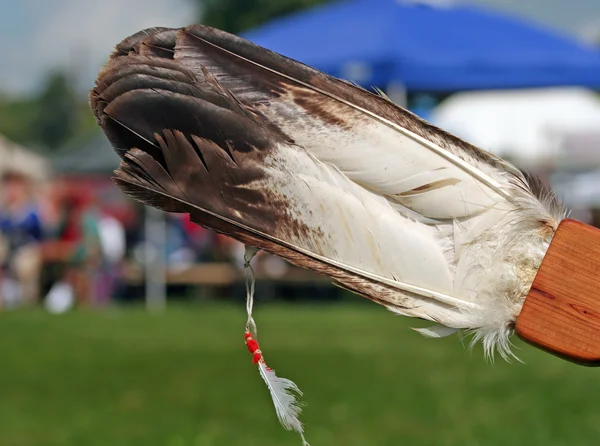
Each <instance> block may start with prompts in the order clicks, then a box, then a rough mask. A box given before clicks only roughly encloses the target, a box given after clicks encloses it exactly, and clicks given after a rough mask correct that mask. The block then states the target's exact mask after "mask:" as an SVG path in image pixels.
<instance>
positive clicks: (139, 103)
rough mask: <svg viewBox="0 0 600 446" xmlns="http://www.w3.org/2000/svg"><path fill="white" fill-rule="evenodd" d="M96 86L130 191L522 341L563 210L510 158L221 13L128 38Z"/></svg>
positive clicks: (391, 298)
mask: <svg viewBox="0 0 600 446" xmlns="http://www.w3.org/2000/svg"><path fill="white" fill-rule="evenodd" d="M90 98H91V107H92V109H93V111H94V114H95V116H96V119H97V121H98V123H99V124H100V126H101V127H102V128H103V130H104V132H105V133H106V135H107V136H108V138H109V140H110V141H111V143H112V145H113V146H114V147H115V149H116V150H117V152H118V153H119V154H120V156H121V157H122V163H121V166H120V168H119V169H118V171H117V172H116V182H117V184H118V185H119V187H120V188H121V189H122V190H123V191H124V192H125V193H127V194H129V195H131V196H133V197H134V198H136V199H138V200H140V201H141V202H143V203H146V204H147V205H150V206H154V207H157V208H159V209H162V210H165V211H169V212H181V213H189V214H190V216H191V218H192V220H193V221H194V222H196V223H198V224H200V225H203V226H205V227H208V228H212V229H214V230H216V231H219V232H221V233H224V234H227V235H229V236H231V237H233V238H235V239H237V240H240V241H241V242H243V243H245V244H246V245H250V246H253V247H256V248H258V249H262V250H265V251H268V252H271V253H273V254H276V255H278V256H281V257H282V258H284V259H286V260H288V261H289V262H291V263H293V264H295V265H299V266H301V267H305V268H309V269H312V270H314V271H317V272H318V273H321V274H324V275H326V276H328V277H330V278H331V279H332V280H333V281H335V282H336V283H338V284H340V285H341V286H343V287H345V288H347V289H349V290H352V291H353V292H355V293H357V294H359V295H362V296H364V297H365V298H367V299H370V300H372V301H374V302H376V303H378V304H381V305H383V306H385V307H386V308H388V309H389V310H391V311H392V312H394V313H397V314H400V315H404V316H411V317H416V318H420V319H425V320H428V321H431V322H432V323H434V325H433V326H432V327H431V328H429V329H424V330H423V329H421V330H420V331H421V333H422V334H424V335H426V336H432V337H439V336H445V335H448V334H450V333H453V332H456V331H468V332H472V333H474V339H475V340H481V341H483V345H484V347H485V351H486V354H488V355H491V354H493V351H494V350H495V349H497V350H498V351H499V353H500V354H501V355H502V356H503V357H505V358H507V357H508V356H509V355H510V341H509V336H510V334H511V333H512V331H513V329H514V325H515V321H516V318H517V316H518V314H519V312H520V310H521V307H522V305H523V302H524V300H525V297H526V296H527V293H528V291H529V289H530V287H531V284H532V281H533V279H534V277H535V275H536V272H537V270H538V268H539V266H540V263H541V261H542V259H543V257H544V254H545V253H546V250H547V249H548V246H549V244H550V241H551V240H552V237H553V235H554V233H555V231H556V229H557V227H558V224H559V223H560V221H561V220H562V219H563V218H564V210H563V209H562V208H561V207H560V205H559V204H557V202H556V200H554V198H553V197H552V196H551V195H549V194H548V195H545V194H544V193H543V192H541V190H540V189H539V188H538V187H537V186H535V184H534V183H532V182H531V181H530V180H529V179H528V178H527V177H526V176H525V175H524V174H523V173H522V172H520V171H519V170H517V169H516V168H515V167H513V166H512V165H510V164H509V163H507V162H505V161H503V160H501V159H499V158H497V157H495V156H493V155H491V154H490V153H488V152H486V151H483V150H481V149H479V148H476V147H474V146H472V145H470V144H468V143H467V142H464V141H462V140H460V139H458V138H456V137H455V136H453V135H450V134H448V133H446V132H444V131H442V130H440V129H438V128H436V127H434V126H433V125H431V124H429V123H427V122H425V121H423V120H421V119H420V118H418V117H417V116H415V115H413V114H411V113H410V112H408V111H406V110H404V109H402V108H400V107H398V106H396V105H394V104H393V103H391V102H390V101H389V100H387V99H386V98H384V97H381V96H379V95H376V94H373V93H370V92H368V91H366V90H363V89H361V88H359V87H356V86H354V85H351V84H350V83H347V82H344V81H341V80H338V79H335V78H333V77H330V76H327V75H325V74H323V73H320V72H318V71H316V70H314V69H312V68H310V67H307V66H305V65H302V64H300V63H298V62H295V61H293V60H290V59H287V58H285V57H282V56H280V55H278V54H275V53H273V52H270V51H268V50H266V49H263V48H261V47H258V46H256V45H254V44H252V43H250V42H248V41H245V40H243V39H241V38H238V37H235V36H232V35H230V34H227V33H225V32H222V31H219V30H216V29H212V28H209V27H206V26H191V27H187V28H184V29H167V28H152V29H147V30H144V31H141V32H139V33H137V34H135V35H133V36H131V37H129V38H127V39H125V40H124V41H123V42H121V43H120V44H118V45H117V47H116V50H115V52H114V53H113V54H112V56H111V58H110V61H109V62H108V64H107V65H106V67H105V68H104V69H103V70H102V72H101V73H100V75H99V77H98V80H97V83H96V87H95V88H94V89H93V91H92V92H91V95H90Z"/></svg>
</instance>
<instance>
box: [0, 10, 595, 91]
mask: <svg viewBox="0 0 600 446" xmlns="http://www.w3.org/2000/svg"><path fill="white" fill-rule="evenodd" d="M249 1H250V0H249ZM469 1H471V2H472V3H478V4H482V5H486V6H492V7H495V8H498V9H502V10H505V11H508V12H512V13H518V14H522V15H524V16H526V17H529V18H532V19H535V20H538V21H541V22H543V23H546V24H548V25H550V26H553V27H555V28H557V29H560V30H562V31H565V32H570V33H573V34H575V33H579V32H580V31H581V30H582V29H584V28H585V27H586V26H589V24H591V23H595V24H597V28H598V29H599V30H600V0H569V1H567V0H469ZM193 4H194V2H193V1H191V0H0V42H2V45H1V46H0V91H2V92H4V93H9V94H15V95H16V94H21V93H28V92H31V91H33V90H35V89H36V88H38V87H39V86H40V82H41V80H42V79H43V77H44V75H45V74H46V73H47V72H48V71H50V70H52V69H54V68H65V67H66V68H67V69H69V70H72V71H75V72H76V74H77V75H78V78H79V79H80V81H79V83H80V85H78V88H80V89H82V90H89V89H90V88H91V87H92V82H93V80H94V78H95V75H96V73H97V72H98V70H99V69H100V68H101V67H102V65H103V63H104V62H105V61H106V58H107V57H108V55H109V54H110V52H111V51H112V48H113V47H114V45H115V44H117V43H118V42H119V41H121V40H122V39H123V38H125V37H127V36H128V35H130V34H133V33H135V32H137V31H139V30H141V29H143V28H147V27H152V26H170V27H180V26H185V25H189V24H192V23H194V22H196V21H197V18H198V12H197V11H196V10H195V8H194V6H193Z"/></svg>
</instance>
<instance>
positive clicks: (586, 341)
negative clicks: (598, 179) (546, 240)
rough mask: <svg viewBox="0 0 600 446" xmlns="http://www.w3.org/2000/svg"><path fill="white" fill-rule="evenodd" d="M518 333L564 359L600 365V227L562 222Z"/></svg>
mask: <svg viewBox="0 0 600 446" xmlns="http://www.w3.org/2000/svg"><path fill="white" fill-rule="evenodd" d="M516 332H517V335H518V336H519V337H520V338H522V339H523V340H525V341H526V342H528V343H530V344H533V345H535V346H536V347H539V348H541V349H543V350H546V351H548V352H550V353H553V354H555V355H558V356H560V357H562V358H564V359H567V360H569V361H573V362H576V363H578V364H582V365H589V366H600V229H596V228H594V227H592V226H588V225H586V224H583V223H580V222H578V221H575V220H569V219H567V220H564V221H563V222H562V223H561V224H560V226H559V227H558V230H557V231H556V234H555V235H554V238H553V239H552V242H551V243H550V248H549V249H548V252H547V253H546V256H545V257H544V260H543V261H542V264H541V266H540V269H539V271H538V273H537V275H536V277H535V280H534V281H533V285H532V287H531V290H530V291H529V294H528V295H527V299H525V304H524V305H523V309H522V310H521V314H520V315H519V317H518V319H517V326H516Z"/></svg>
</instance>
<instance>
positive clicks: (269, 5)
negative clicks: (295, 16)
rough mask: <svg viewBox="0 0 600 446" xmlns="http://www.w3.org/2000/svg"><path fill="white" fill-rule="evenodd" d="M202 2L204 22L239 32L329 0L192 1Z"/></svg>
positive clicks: (232, 31) (225, 29)
mask: <svg viewBox="0 0 600 446" xmlns="http://www.w3.org/2000/svg"><path fill="white" fill-rule="evenodd" d="M193 1H196V2H200V8H201V11H202V23H204V24H206V25H209V26H214V27H215V28H220V29H222V30H224V31H229V32H231V33H239V32H242V31H246V30H248V29H250V28H253V27H255V26H258V25H260V24H262V23H264V22H268V21H269V20H272V19H274V18H277V17H281V16H284V15H287V14H291V13H293V12H296V11H300V10H302V9H306V8H309V7H311V6H314V5H318V4H321V3H325V2H326V1H327V0H193Z"/></svg>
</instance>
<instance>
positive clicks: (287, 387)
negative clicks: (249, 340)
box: [258, 361, 309, 446]
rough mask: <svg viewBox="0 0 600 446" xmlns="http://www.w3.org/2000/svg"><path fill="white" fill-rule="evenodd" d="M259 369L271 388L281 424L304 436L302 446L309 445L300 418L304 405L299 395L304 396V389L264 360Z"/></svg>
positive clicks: (259, 364)
mask: <svg viewBox="0 0 600 446" xmlns="http://www.w3.org/2000/svg"><path fill="white" fill-rule="evenodd" d="M258 370H259V371H260V376H262V378H263V380H264V381H265V384H266V385H267V387H268V388H269V392H270V393H271V398H272V399H273V405H274V406H275V411H276V412H277V418H279V422H280V423H281V425H282V426H283V427H284V428H286V429H287V430H289V431H294V432H296V433H297V434H299V435H300V437H302V446H309V444H308V443H307V442H306V439H305V438H304V427H303V426H302V423H301V422H300V419H299V418H298V417H299V416H300V414H301V413H302V405H301V404H300V403H299V402H298V400H297V396H302V391H301V390H300V389H299V388H298V386H297V385H296V384H295V383H294V382H293V381H290V380H289V379H286V378H280V377H278V376H277V375H276V374H275V370H273V369H270V368H268V367H267V365H266V364H265V363H264V361H261V362H259V363H258Z"/></svg>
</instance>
